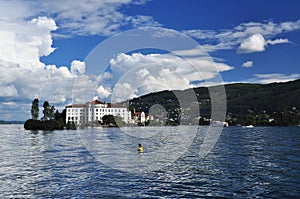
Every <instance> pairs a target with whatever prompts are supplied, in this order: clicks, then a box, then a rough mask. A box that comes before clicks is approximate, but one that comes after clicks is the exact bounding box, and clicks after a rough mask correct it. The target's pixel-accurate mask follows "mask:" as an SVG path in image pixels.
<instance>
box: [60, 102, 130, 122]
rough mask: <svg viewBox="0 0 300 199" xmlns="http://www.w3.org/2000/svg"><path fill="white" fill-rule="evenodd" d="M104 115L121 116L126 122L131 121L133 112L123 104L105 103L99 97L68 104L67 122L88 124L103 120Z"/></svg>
mask: <svg viewBox="0 0 300 199" xmlns="http://www.w3.org/2000/svg"><path fill="white" fill-rule="evenodd" d="M104 115H113V116H120V117H121V118H122V120H123V121H124V122H125V123H129V122H130V121H131V112H130V111H128V109H127V107H126V106H124V105H122V104H112V103H105V102H102V101H100V100H98V99H94V100H93V101H91V102H86V103H85V104H72V105H68V106H66V123H68V122H74V123H75V124H77V125H88V124H95V123H99V122H102V117H103V116H104Z"/></svg>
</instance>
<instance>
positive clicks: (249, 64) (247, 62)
mask: <svg viewBox="0 0 300 199" xmlns="http://www.w3.org/2000/svg"><path fill="white" fill-rule="evenodd" d="M252 66H253V61H246V62H245V63H243V65H242V67H245V68H250V67H252Z"/></svg>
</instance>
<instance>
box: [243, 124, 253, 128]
mask: <svg viewBox="0 0 300 199" xmlns="http://www.w3.org/2000/svg"><path fill="white" fill-rule="evenodd" d="M242 127H243V128H253V127H254V126H253V125H252V124H250V125H248V126H242Z"/></svg>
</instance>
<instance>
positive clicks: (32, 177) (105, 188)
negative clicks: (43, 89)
mask: <svg viewBox="0 0 300 199" xmlns="http://www.w3.org/2000/svg"><path fill="white" fill-rule="evenodd" d="M159 128H161V129H160V130H159V131H158V130H157V129H152V130H155V131H157V132H158V133H156V132H150V134H149V136H146V137H142V138H138V137H137V136H136V135H137V132H133V134H130V128H127V129H126V130H124V131H125V132H126V131H127V132H128V133H125V135H124V133H123V134H122V132H118V130H117V129H104V128H103V129H84V130H82V131H80V132H76V131H54V132H31V131H25V130H23V128H22V126H19V125H0V132H1V133H0V140H1V145H0V155H1V156H0V197H1V198H63V197H76V198H204V197H205V198H210V197H211V198H216V197H221V198H233V197H234V198H256V197H258V198H296V197H297V196H299V195H300V188H299V183H298V182H299V181H300V132H299V127H254V128H252V129H246V128H239V127H229V128H225V129H223V132H222V134H221V137H220V138H219V140H218V143H217V144H216V146H215V148H214V149H213V150H212V151H211V152H210V153H209V154H208V155H207V156H206V157H205V158H202V159H201V158H199V145H200V144H201V143H202V142H203V134H201V133H203V132H204V131H203V129H202V130H201V128H206V127H201V128H200V131H197V132H196V135H197V136H196V137H195V136H193V134H190V135H182V136H183V137H181V136H179V135H180V132H182V131H178V129H180V128H182V127H179V128H178V127H159ZM176 128H177V129H176ZM184 128H190V127H184ZM144 129H147V128H144ZM136 130H137V128H135V129H132V131H136ZM140 131H145V130H140ZM149 131H151V129H149ZM185 131H186V132H189V131H191V132H192V133H193V128H191V129H185ZM145 132H146V131H145ZM164 132H168V133H166V134H165V133H164ZM83 133H85V134H83ZM151 133H152V134H151ZM174 133H177V134H174ZM173 135H176V136H175V137H173V138H174V139H173V142H168V139H169V138H172V136H173ZM93 136H95V137H94V138H96V139H95V140H96V141H93V142H87V140H89V139H90V138H93ZM103 136H105V139H104V137H103ZM177 136H178V137H177ZM108 138H109V139H108ZM178 138H179V140H178ZM190 139H192V140H191V141H190ZM171 140H172V139H171ZM184 140H185V141H186V143H189V142H190V143H189V146H188V147H187V145H179V146H177V145H178V143H184ZM104 141H106V142H108V141H109V142H110V143H109V145H107V143H105V142H104ZM141 141H143V143H145V144H144V150H145V153H144V154H142V156H141V157H139V154H138V153H137V151H136V150H137V144H136V143H138V142H141ZM87 143H89V144H90V145H87ZM100 144H102V146H100ZM111 144H113V146H118V148H119V149H120V150H123V153H129V154H130V155H129V157H126V156H125V157H123V158H124V159H123V160H122V159H121V160H118V159H117V158H122V157H120V156H118V154H115V153H117V152H119V151H118V150H111V151H109V150H106V149H107V148H106V147H108V146H111ZM166 144H170V148H168V150H169V149H171V148H174V149H176V148H177V147H178V148H179V149H180V147H182V149H186V147H187V149H186V150H183V151H179V150H178V151H177V152H178V153H179V155H178V157H177V158H176V159H171V160H172V161H170V159H168V157H167V155H166V154H167V153H162V152H161V154H160V155H161V156H160V155H157V154H156V155H157V156H154V155H151V154H153V153H155V151H157V150H159V149H160V148H161V147H162V146H164V145H166ZM176 144H177V145H176ZM88 149H91V150H92V152H91V153H90V152H89V150H88ZM108 154H110V155H111V157H113V160H115V161H116V162H118V161H119V162H121V163H122V164H119V163H118V164H117V163H116V164H115V165H113V166H116V165H121V166H125V167H128V165H130V164H132V165H135V166H136V164H137V162H126V161H124V160H126V158H127V159H128V158H129V159H128V161H137V158H146V157H148V158H149V159H148V160H144V161H142V162H140V163H141V164H142V165H141V168H142V167H143V164H144V163H145V162H147V163H150V164H151V165H154V166H155V164H152V162H155V161H157V162H161V164H160V165H159V166H162V165H163V167H159V168H158V169H149V172H147V173H142V174H135V172H126V169H123V170H122V169H121V170H117V169H115V168H113V167H112V166H111V165H110V163H111V159H110V156H109V155H108ZM133 154H135V156H133ZM148 154H149V155H148ZM101 155H103V157H105V158H106V159H108V160H107V162H103V160H105V158H103V157H101ZM123 155H124V154H123ZM97 156H100V157H101V158H99V157H97ZM155 157H156V159H155ZM130 158H131V159H130ZM134 158H135V159H134ZM151 158H152V159H151ZM150 160H151V161H150ZM169 161H170V162H169ZM124 162H126V164H125V163H124ZM166 162H167V164H165V163H166ZM108 163H109V164H108ZM144 166H145V165H144ZM132 168H136V167H132ZM132 168H131V169H132Z"/></svg>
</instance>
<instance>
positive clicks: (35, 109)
mask: <svg viewBox="0 0 300 199" xmlns="http://www.w3.org/2000/svg"><path fill="white" fill-rule="evenodd" d="M39 111H40V110H39V99H37V98H35V99H34V100H33V101H32V105H31V118H32V119H33V120H37V119H38V118H39Z"/></svg>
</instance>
